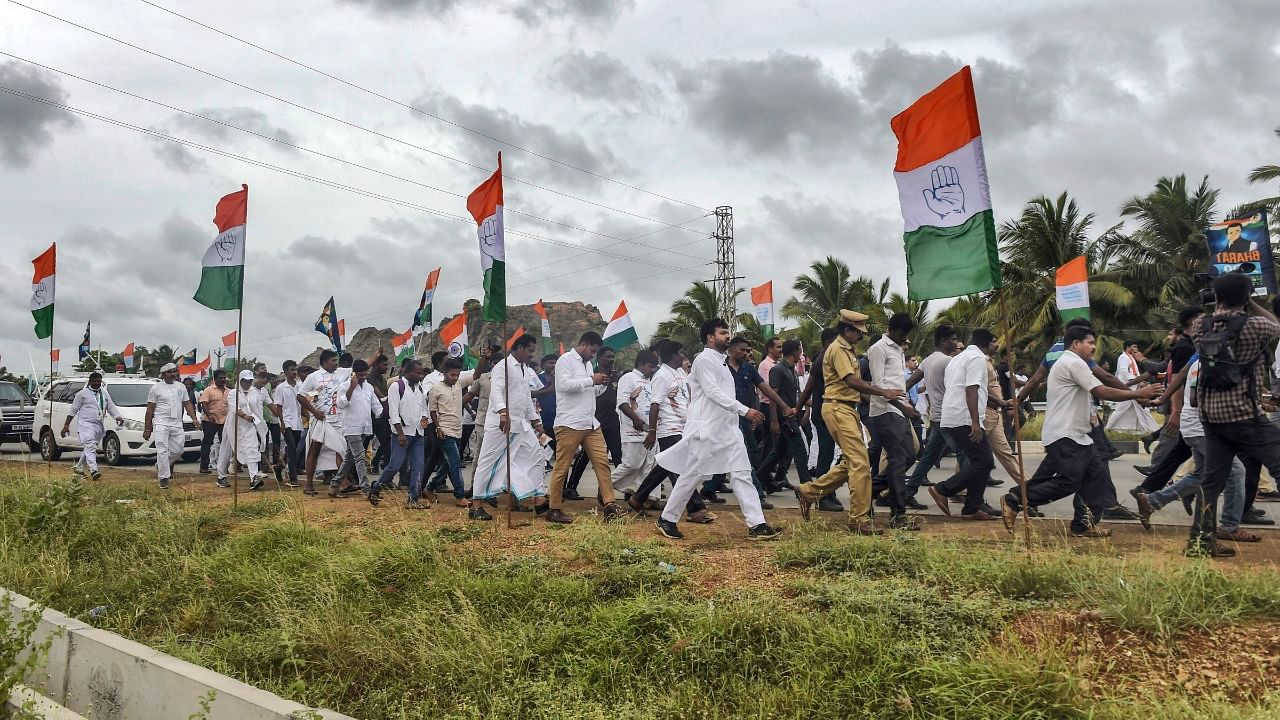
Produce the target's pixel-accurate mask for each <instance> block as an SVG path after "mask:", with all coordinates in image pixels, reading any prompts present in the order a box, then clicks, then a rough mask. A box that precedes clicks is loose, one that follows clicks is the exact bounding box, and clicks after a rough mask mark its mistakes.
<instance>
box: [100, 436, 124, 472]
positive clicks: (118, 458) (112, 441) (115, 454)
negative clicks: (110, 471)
mask: <svg viewBox="0 0 1280 720" xmlns="http://www.w3.org/2000/svg"><path fill="white" fill-rule="evenodd" d="M102 455H103V459H104V460H106V461H107V464H108V465H120V464H122V463H123V462H124V454H123V453H121V452H120V438H119V437H117V436H116V434H115V433H107V437H106V439H104V440H103V441H102Z"/></svg>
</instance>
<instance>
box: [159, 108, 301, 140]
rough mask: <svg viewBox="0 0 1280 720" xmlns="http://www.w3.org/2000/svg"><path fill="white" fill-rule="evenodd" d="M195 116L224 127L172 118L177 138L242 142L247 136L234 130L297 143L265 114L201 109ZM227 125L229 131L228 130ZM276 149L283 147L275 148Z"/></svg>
mask: <svg viewBox="0 0 1280 720" xmlns="http://www.w3.org/2000/svg"><path fill="white" fill-rule="evenodd" d="M194 112H195V113H196V114H198V115H203V116H204V117H207V118H211V119H213V120H216V121H218V122H221V123H226V125H219V124H218V122H209V121H208V120H203V119H201V118H197V117H192V116H190V115H175V116H174V118H173V124H174V126H175V127H176V128H177V129H178V130H179V131H185V133H184V132H179V133H178V135H180V136H182V137H188V136H190V135H191V134H193V133H194V134H197V135H202V136H204V137H205V138H208V139H211V140H225V139H228V138H242V137H246V134H245V133H243V132H240V130H236V129H235V128H241V129H243V130H247V131H249V132H253V133H257V134H259V135H265V136H267V137H269V138H274V139H276V140H279V141H281V142H286V143H296V142H297V139H296V138H295V137H294V136H293V134H292V133H290V132H289V131H288V130H285V129H284V128H280V127H276V126H275V125H272V124H271V122H270V121H269V120H268V119H267V116H266V114H265V113H263V112H261V111H259V110H254V109H253V108H247V107H225V108H201V109H198V110H195V111H194ZM228 125H230V126H231V127H228ZM277 147H283V146H280V145H279V144H277Z"/></svg>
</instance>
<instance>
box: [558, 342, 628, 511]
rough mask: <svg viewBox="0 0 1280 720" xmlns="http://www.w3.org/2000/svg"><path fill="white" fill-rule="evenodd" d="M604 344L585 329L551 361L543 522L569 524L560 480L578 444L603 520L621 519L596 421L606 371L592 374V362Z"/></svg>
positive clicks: (600, 433) (607, 451) (601, 433)
mask: <svg viewBox="0 0 1280 720" xmlns="http://www.w3.org/2000/svg"><path fill="white" fill-rule="evenodd" d="M602 345H604V340H602V339H601V338H600V333H598V332H595V331H593V330H588V331H587V332H585V333H583V334H582V337H580V338H578V344H577V345H576V346H575V347H574V348H573V349H572V350H570V351H569V352H567V353H565V354H564V355H562V356H560V358H559V359H558V360H557V361H556V365H555V378H556V379H555V389H556V416H555V421H556V425H555V433H556V462H555V467H554V468H553V469H552V471H551V488H550V489H551V497H550V498H549V500H548V506H549V509H548V510H547V514H546V520H547V522H553V523H561V524H567V523H571V522H573V518H572V516H570V515H569V514H568V513H566V512H564V510H562V509H561V507H560V506H561V503H562V502H563V497H562V495H563V493H564V483H565V479H566V478H567V477H568V476H569V466H570V465H572V464H573V455H574V453H576V452H577V451H578V448H579V447H581V448H582V450H583V452H585V453H586V454H587V458H588V459H589V460H590V461H591V469H592V470H594V471H595V474H596V484H597V486H598V487H599V490H598V491H597V492H598V493H599V496H600V502H601V504H602V505H603V507H604V510H603V515H604V518H605V520H615V519H618V518H622V517H625V516H626V515H627V510H626V509H624V508H623V507H622V506H621V505H619V504H618V503H617V502H615V501H614V497H613V483H612V481H611V480H610V473H609V448H608V446H607V445H605V442H604V433H603V432H601V431H600V421H599V420H597V419H596V396H597V395H601V394H603V393H604V391H605V384H606V383H608V382H609V374H608V373H603V372H595V371H594V370H593V368H592V366H591V360H592V358H594V357H595V356H596V353H597V352H599V351H600V347H601V346H602Z"/></svg>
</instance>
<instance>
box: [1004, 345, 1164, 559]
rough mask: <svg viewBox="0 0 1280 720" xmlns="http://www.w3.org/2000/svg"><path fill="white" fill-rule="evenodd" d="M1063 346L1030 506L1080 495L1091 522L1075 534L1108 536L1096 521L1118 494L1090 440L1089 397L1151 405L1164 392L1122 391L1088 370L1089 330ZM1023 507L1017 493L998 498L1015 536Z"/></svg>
mask: <svg viewBox="0 0 1280 720" xmlns="http://www.w3.org/2000/svg"><path fill="white" fill-rule="evenodd" d="M1062 342H1063V347H1064V349H1065V352H1063V353H1062V355H1061V357H1059V358H1058V359H1057V361H1056V362H1054V363H1053V369H1051V370H1050V371H1049V389H1048V401H1049V402H1048V404H1047V406H1046V407H1045V413H1044V427H1043V428H1042V429H1041V431H1040V438H1041V442H1043V443H1044V449H1045V457H1044V460H1043V461H1042V462H1041V463H1040V467H1038V468H1036V472H1035V474H1034V475H1032V476H1031V479H1030V480H1028V481H1027V489H1026V496H1027V503H1028V504H1029V505H1031V506H1033V507H1039V506H1042V505H1045V504H1048V503H1051V502H1053V501H1054V500H1058V499H1060V498H1064V497H1067V496H1068V495H1072V494H1074V493H1079V494H1080V496H1081V498H1082V499H1083V500H1084V503H1085V505H1086V506H1087V507H1088V509H1089V514H1090V515H1091V517H1089V516H1086V517H1085V518H1084V519H1083V520H1082V521H1081V523H1082V525H1081V526H1079V527H1078V526H1077V525H1076V522H1075V521H1073V522H1072V524H1071V534H1072V535H1075V536H1078V537H1107V536H1108V535H1110V534H1111V531H1110V530H1105V529H1102V528H1099V527H1097V521H1098V520H1100V519H1102V513H1103V511H1104V510H1105V509H1106V508H1108V507H1111V506H1113V505H1115V504H1116V497H1115V493H1116V491H1115V486H1113V485H1112V484H1111V482H1110V477H1109V476H1108V474H1107V472H1106V468H1105V467H1104V465H1103V460H1102V458H1100V457H1099V456H1098V454H1097V453H1095V452H1094V449H1093V438H1092V437H1090V435H1089V434H1090V431H1091V430H1092V423H1091V419H1092V416H1093V407H1092V405H1091V403H1090V397H1091V396H1092V397H1095V398H1098V399H1099V400H1114V401H1121V400H1150V399H1152V398H1154V397H1156V396H1158V395H1159V394H1160V392H1161V391H1162V390H1163V389H1164V388H1163V386H1161V385H1155V384H1153V385H1148V386H1146V387H1144V388H1142V389H1140V390H1121V389H1119V388H1113V387H1108V386H1106V385H1103V384H1102V381H1101V380H1099V379H1098V378H1097V377H1095V376H1094V374H1093V370H1091V369H1090V367H1089V360H1091V359H1092V358H1093V351H1094V334H1093V329H1092V328H1090V327H1083V326H1075V327H1069V328H1067V331H1066V333H1065V334H1064V335H1063V339H1062ZM1021 508H1022V498H1021V497H1019V490H1018V488H1014V489H1013V490H1011V491H1010V492H1009V494H1007V495H1005V496H1003V497H1002V498H1001V499H1000V514H1001V517H1002V518H1003V520H1004V525H1005V527H1006V528H1008V529H1009V531H1010V532H1013V525H1014V522H1015V520H1016V518H1017V514H1018V511H1019V510H1020V509H1021Z"/></svg>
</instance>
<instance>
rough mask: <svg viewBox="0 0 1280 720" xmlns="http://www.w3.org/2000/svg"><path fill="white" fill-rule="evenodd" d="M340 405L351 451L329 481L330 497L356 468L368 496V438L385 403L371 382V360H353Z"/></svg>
mask: <svg viewBox="0 0 1280 720" xmlns="http://www.w3.org/2000/svg"><path fill="white" fill-rule="evenodd" d="M338 408H339V409H340V410H341V411H342V436H343V437H344V438H346V441H347V454H346V457H344V458H343V459H342V467H340V468H338V474H337V475H334V476H333V477H332V478H330V480H329V497H331V498H336V497H338V493H339V492H341V491H342V490H341V488H339V487H338V479H339V478H344V477H346V476H347V473H348V472H349V471H350V470H351V469H353V468H354V469H355V472H356V478H357V481H358V482H359V485H358V487H359V489H360V490H361V491H363V492H364V494H365V495H366V496H367V495H368V494H369V492H370V491H371V490H372V488H371V487H370V486H369V468H368V465H367V463H366V461H365V454H364V439H365V438H366V437H368V436H370V435H372V434H373V419H374V418H375V417H381V416H382V402H381V401H380V400H378V396H377V394H376V393H375V392H374V391H373V385H370V384H369V363H367V362H365V361H364V360H356V361H355V362H353V363H351V380H350V381H348V382H347V387H346V391H345V392H343V393H342V394H341V395H339V396H338Z"/></svg>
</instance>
